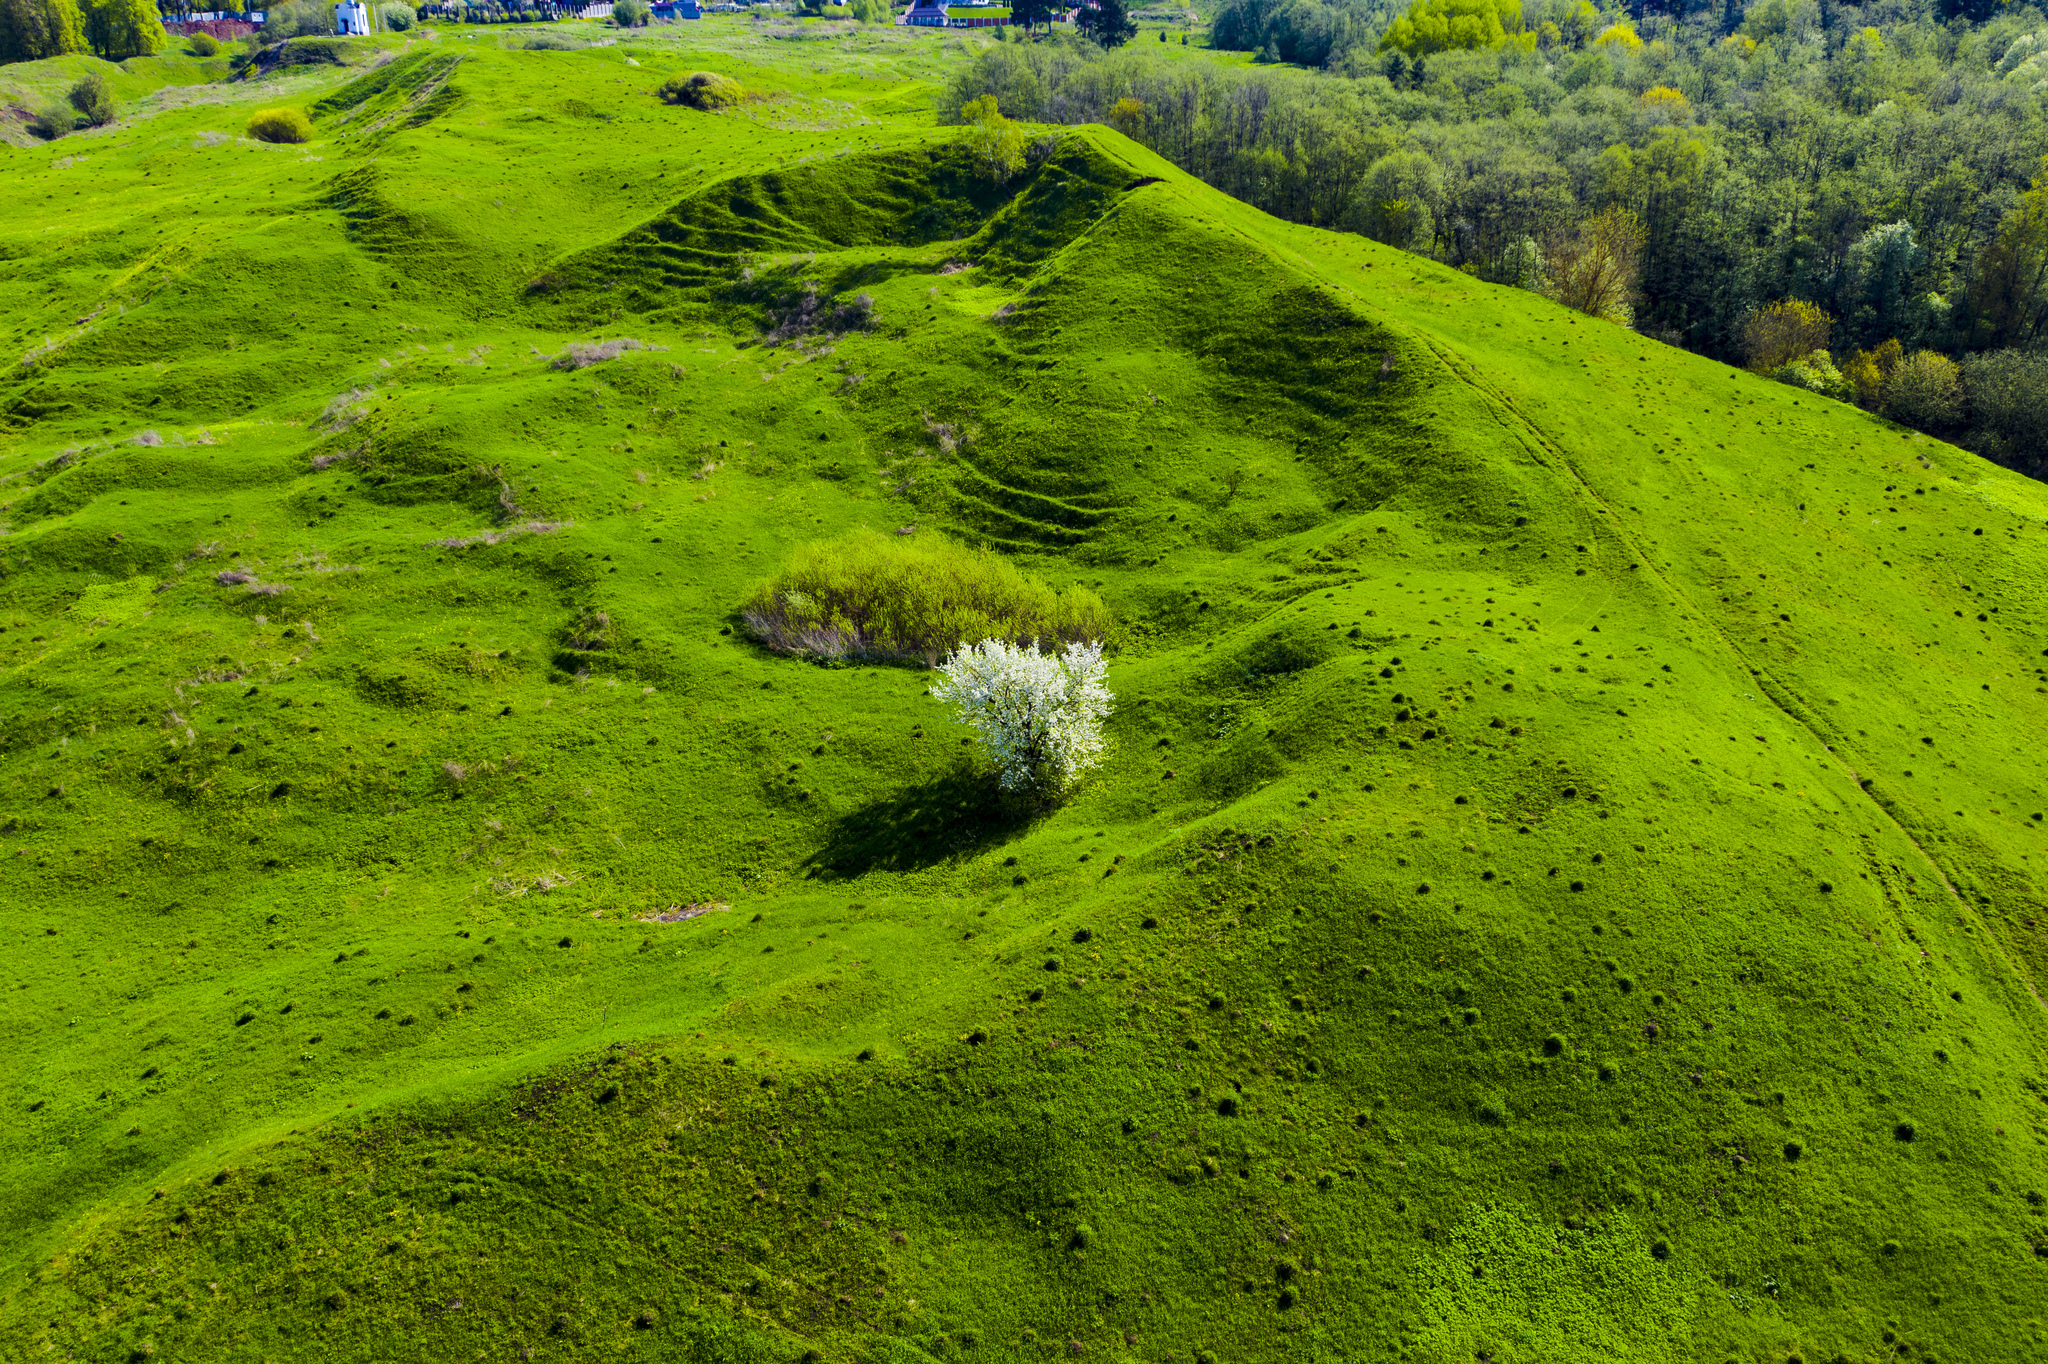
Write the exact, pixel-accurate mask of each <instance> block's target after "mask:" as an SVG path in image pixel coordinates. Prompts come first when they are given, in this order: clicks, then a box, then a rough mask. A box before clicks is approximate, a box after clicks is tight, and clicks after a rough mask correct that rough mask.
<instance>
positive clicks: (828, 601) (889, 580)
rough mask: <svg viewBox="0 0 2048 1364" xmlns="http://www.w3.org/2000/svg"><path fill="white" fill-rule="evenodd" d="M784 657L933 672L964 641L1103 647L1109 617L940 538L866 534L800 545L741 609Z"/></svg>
mask: <svg viewBox="0 0 2048 1364" xmlns="http://www.w3.org/2000/svg"><path fill="white" fill-rule="evenodd" d="M741 616H742V619H743V620H744V621H745V622H746V626H747V628H748V630H750V631H751V632H752V633H753V634H754V636H755V637H756V638H758V639H760V640H761V641H762V642H763V643H764V644H766V645H767V646H768V647H769V648H771V649H774V650H776V651H777V652H780V653H791V654H812V655H816V656H819V657H823V658H849V657H851V658H863V659H917V660H921V661H923V662H924V663H926V664H928V665H929V664H933V663H936V662H937V661H938V660H939V659H941V658H943V657H944V656H945V655H947V654H948V653H950V652H952V651H953V650H954V649H957V648H959V647H960V646H961V645H962V644H965V643H966V642H967V641H969V640H976V639H1000V640H1009V641H1012V642H1020V643H1021V642H1024V641H1028V640H1034V639H1046V640H1057V641H1063V642H1069V643H1072V642H1080V641H1087V640H1099V639H1101V638H1102V635H1103V633H1104V631H1105V630H1107V628H1108V626H1109V612H1108V610H1107V609H1106V608H1105V607H1104V606H1103V605H1102V600H1101V598H1099V597H1097V596H1096V595H1095V594H1094V593H1093V592H1090V591H1089V590H1088V589H1087V588H1085V587H1078V586H1077V587H1072V588H1069V589H1068V590H1067V591H1065V592H1055V591H1054V590H1053V589H1052V588H1050V587H1048V586H1046V585H1045V584H1044V583H1042V582H1039V581H1038V580H1037V579H1035V578H1031V577H1029V576H1027V575H1026V574H1024V573H1023V572H1021V571H1020V570H1019V569H1018V568H1017V567H1016V565H1014V564H1012V563H1010V562H1009V561H1008V560H1007V559H1003V558H1000V557H998V556H996V555H994V554H990V553H989V552H988V551H986V550H975V549H968V548H967V547H966V546H964V545H960V544H956V543H954V542H953V541H950V540H941V539H939V538H938V537H936V536H930V537H921V538H918V539H915V540H906V539H901V538H891V537H886V536H883V535H879V534H877V533H875V532H874V531H871V530H863V531H859V532H857V533H855V534H853V535H851V536H848V537H847V538H846V539H843V540H833V541H827V542H823V543H817V544H810V545H805V546H803V547H802V548H800V549H798V550H797V551H796V553H795V554H793V555H792V556H791V557H790V560H789V563H788V564H787V565H786V566H785V567H784V568H783V570H782V572H781V573H779V574H777V575H776V577H775V578H774V580H773V581H771V582H768V583H764V584H763V585H762V586H761V587H759V588H757V589H756V590H755V591H754V593H753V595H752V596H751V597H750V598H748V600H747V603H746V605H745V606H744V607H743V608H742V610H741Z"/></svg>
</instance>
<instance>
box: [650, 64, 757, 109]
mask: <svg viewBox="0 0 2048 1364" xmlns="http://www.w3.org/2000/svg"><path fill="white" fill-rule="evenodd" d="M655 93H656V94H658V95H660V96H661V98H662V100H663V102H665V103H668V104H683V105H688V106H689V107H690V108H692V109H703V110H705V111H707V112H709V111H711V110H715V109H730V108H731V107H732V106H733V105H735V104H738V103H739V102H740V101H742V100H744V99H745V98H746V97H747V89H746V87H745V86H743V85H741V84H740V83H739V82H738V81H736V80H734V79H733V78H732V77H730V76H721V75H719V74H718V73H717V72H716V71H694V72H692V73H690V74H689V75H687V76H671V77H669V79H668V80H666V81H664V82H663V83H662V86H661V88H660V89H659V90H657V91H656V92H655Z"/></svg>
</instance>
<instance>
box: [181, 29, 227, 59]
mask: <svg viewBox="0 0 2048 1364" xmlns="http://www.w3.org/2000/svg"><path fill="white" fill-rule="evenodd" d="M185 50H186V51H187V52H189V53H191V54H192V55H193V56H195V57H213V56H218V55H219V54H220V39H218V38H216V37H214V36H213V35H212V34H211V33H195V34H193V35H192V36H191V37H190V38H187V39H186V40H185Z"/></svg>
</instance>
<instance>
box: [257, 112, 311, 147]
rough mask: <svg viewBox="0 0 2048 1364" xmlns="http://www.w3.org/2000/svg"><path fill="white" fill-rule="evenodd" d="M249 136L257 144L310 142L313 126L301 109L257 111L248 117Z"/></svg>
mask: <svg viewBox="0 0 2048 1364" xmlns="http://www.w3.org/2000/svg"><path fill="white" fill-rule="evenodd" d="M249 136H251V137H253V138H255V139H256V140H257V141H258V142H310V141H312V138H313V124H312V121H311V120H310V119H308V118H307V117H306V112H305V110H303V109H258V110H257V111H256V112H255V113H253V114H251V115H250V116H249Z"/></svg>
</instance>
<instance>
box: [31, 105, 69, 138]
mask: <svg viewBox="0 0 2048 1364" xmlns="http://www.w3.org/2000/svg"><path fill="white" fill-rule="evenodd" d="M77 126H78V115H77V114H76V113H75V112H73V111H72V109H71V106H69V105H67V104H49V105H45V106H44V107H43V108H41V109H40V110H38V111H36V112H35V113H33V114H30V115H29V119H28V130H29V131H30V132H32V133H34V134H35V135H36V136H37V137H40V138H44V139H46V140H48V141H51V142H54V141H56V140H57V139H58V138H60V137H62V136H64V134H66V133H68V132H70V131H71V130H72V129H73V128H76V127H77Z"/></svg>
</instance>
